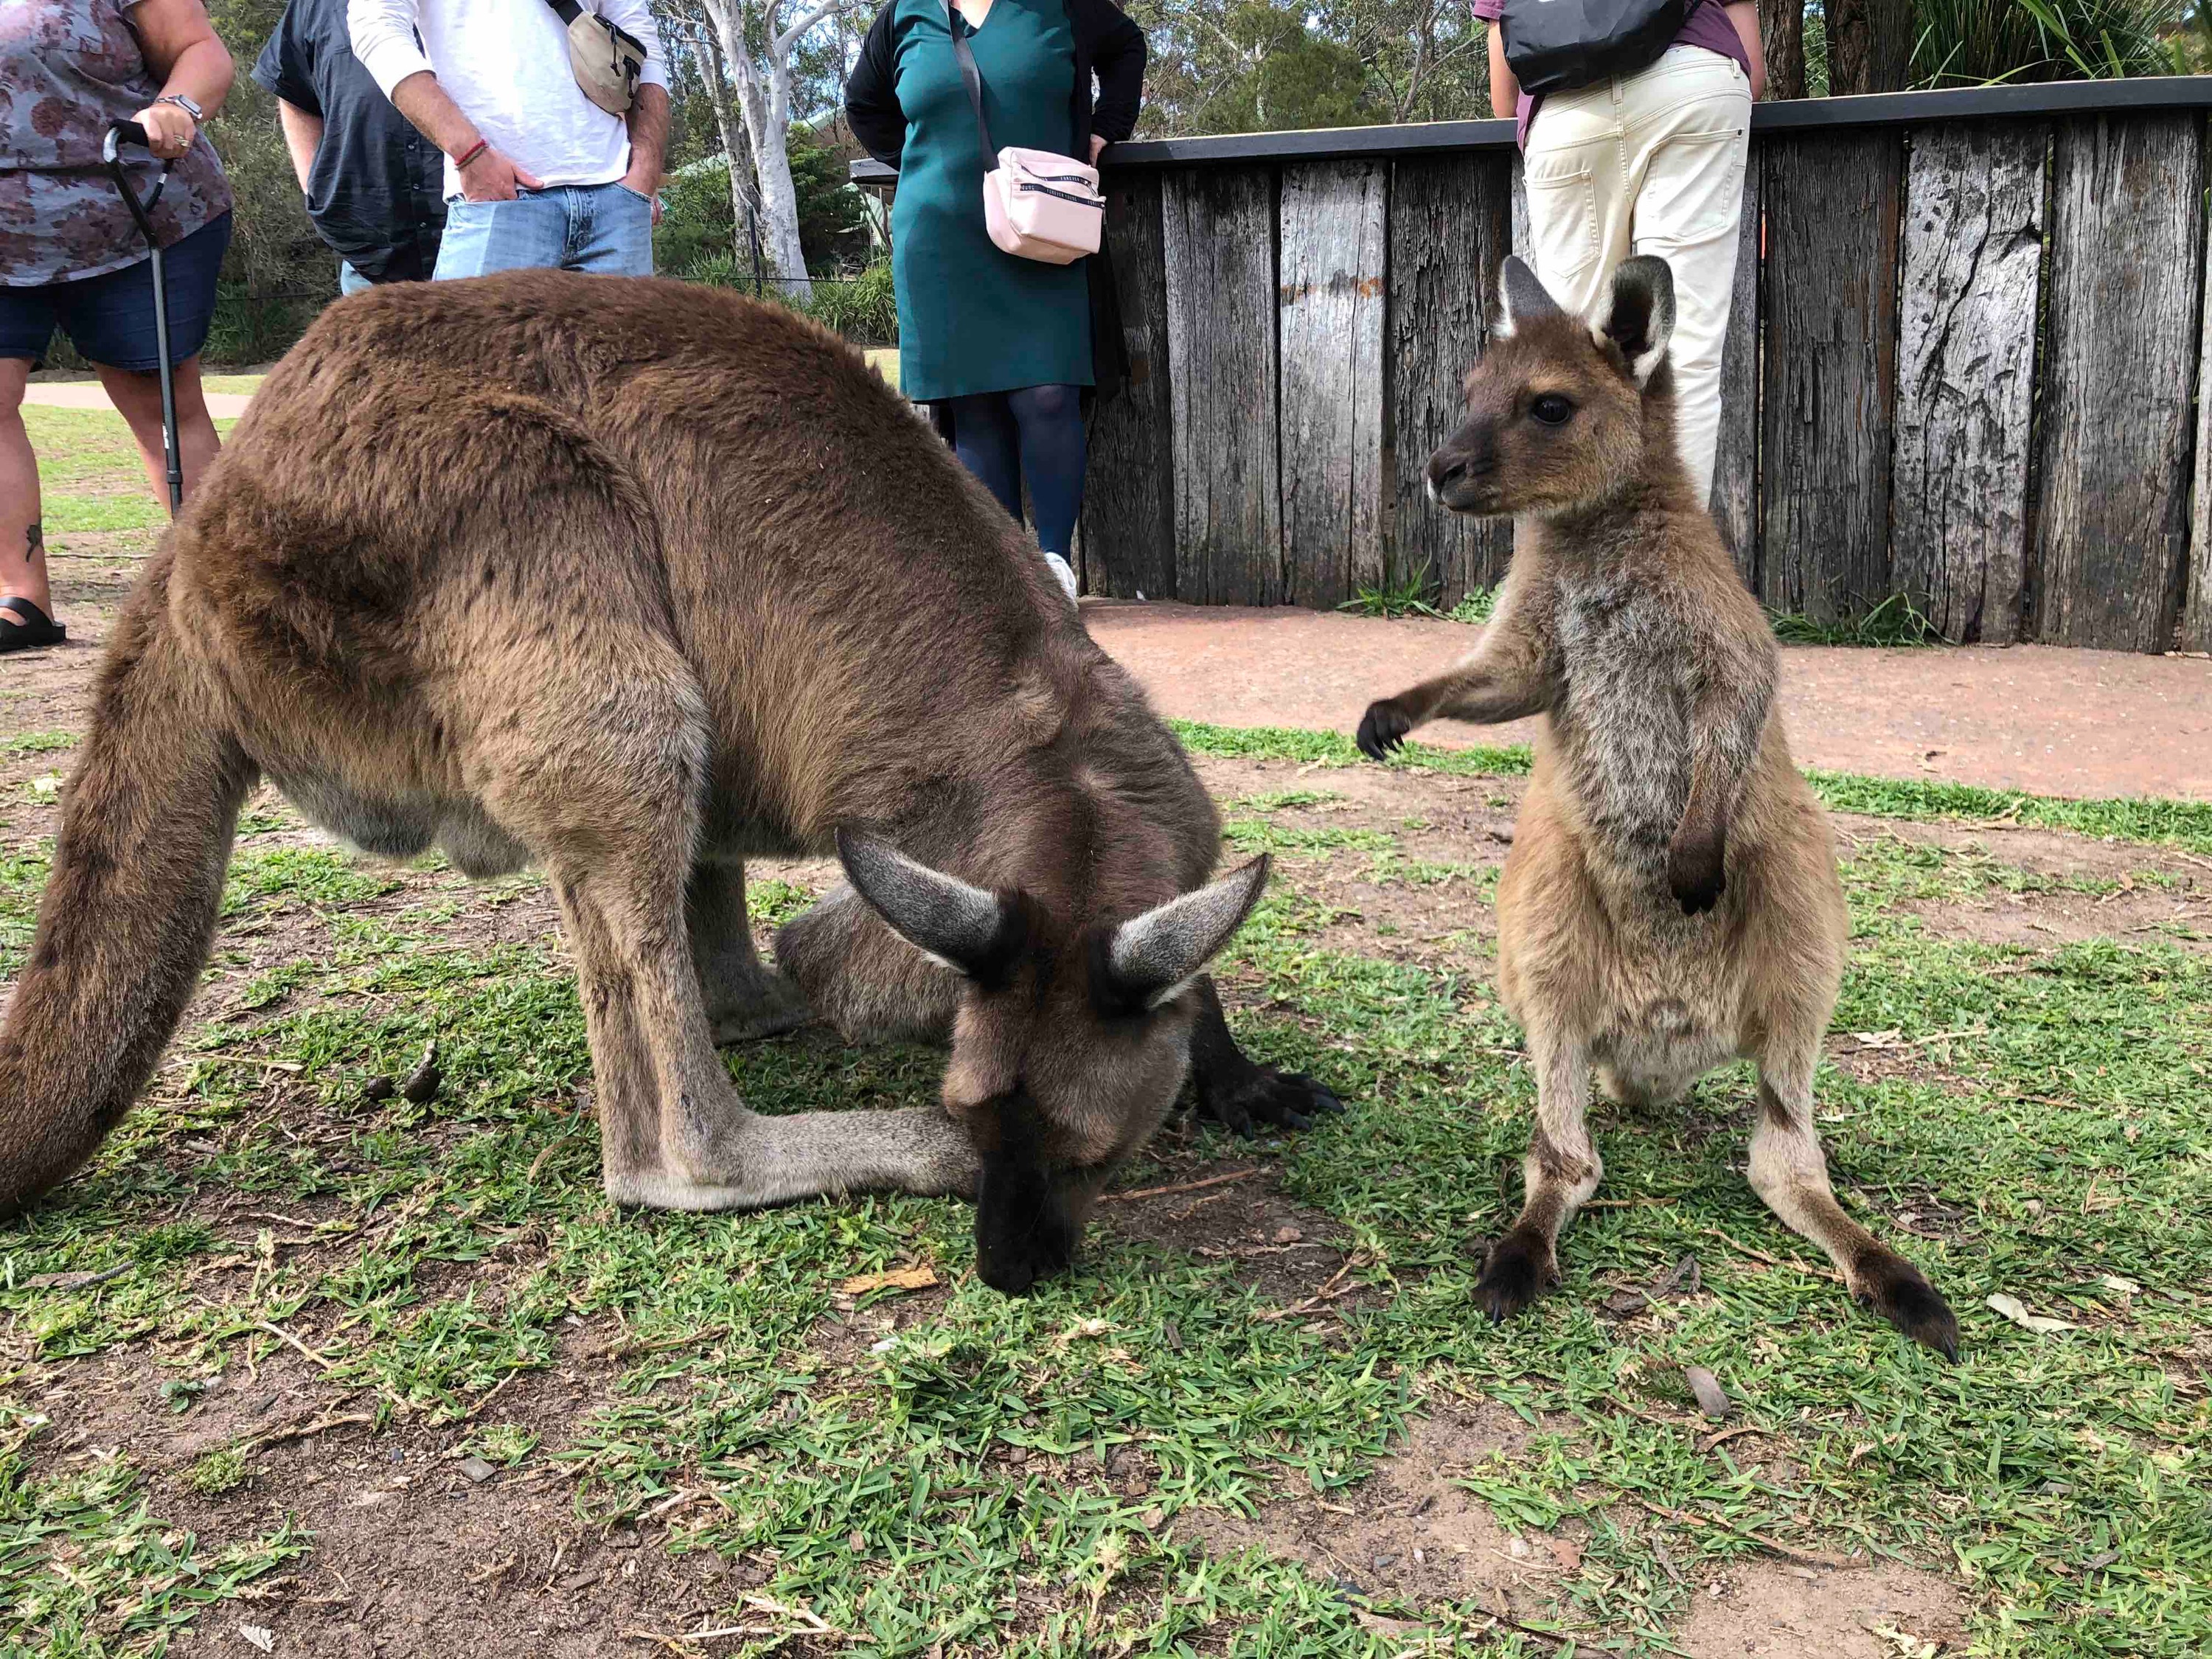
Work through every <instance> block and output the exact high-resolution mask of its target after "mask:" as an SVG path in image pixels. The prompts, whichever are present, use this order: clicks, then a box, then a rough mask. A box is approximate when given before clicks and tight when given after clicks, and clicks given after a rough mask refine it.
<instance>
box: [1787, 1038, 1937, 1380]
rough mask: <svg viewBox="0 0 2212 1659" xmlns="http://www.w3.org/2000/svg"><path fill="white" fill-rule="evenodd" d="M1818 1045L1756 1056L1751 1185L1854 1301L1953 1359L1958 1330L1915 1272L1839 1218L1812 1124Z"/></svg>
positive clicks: (1803, 1042) (1791, 1044) (1799, 1044)
mask: <svg viewBox="0 0 2212 1659" xmlns="http://www.w3.org/2000/svg"><path fill="white" fill-rule="evenodd" d="M1819 1052H1820V1050H1819V1045H1818V1042H1817V1040H1816V1039H1813V1038H1808V1037H1805V1036H1794V1037H1790V1038H1786V1039H1780V1040H1778V1041H1777V1042H1775V1043H1773V1044H1771V1045H1770V1046H1769V1048H1767V1050H1766V1051H1765V1053H1764V1054H1761V1055H1760V1056H1759V1108H1758V1111H1759V1117H1758V1122H1757V1124H1756V1126H1755V1127H1753V1130H1752V1133H1751V1184H1752V1187H1753V1189H1754V1190H1755V1191H1757V1193H1758V1194H1759V1197H1760V1198H1762V1199H1764V1200H1765V1202H1766V1207H1767V1208H1768V1209H1770V1210H1771V1211H1773V1212H1774V1213H1775V1214H1776V1215H1778V1216H1779V1217H1780V1218H1782V1222H1783V1225H1785V1226H1787V1227H1788V1228H1789V1229H1790V1231H1793V1232H1796V1233H1802V1235H1803V1236H1804V1237H1807V1238H1809V1239H1811V1240H1812V1241H1813V1243H1815V1244H1817V1245H1819V1246H1820V1248H1821V1249H1823V1250H1824V1251H1826V1253H1827V1256H1828V1260H1829V1261H1832V1262H1834V1263H1835V1264H1836V1271H1837V1272H1838V1273H1841V1274H1843V1276H1844V1285H1845V1286H1846V1287H1847V1288H1848V1289H1849V1290H1850V1293H1851V1296H1852V1297H1853V1298H1854V1299H1855V1300H1856V1301H1857V1303H1858V1304H1859V1305H1860V1306H1861V1307H1863V1308H1867V1309H1869V1310H1872V1311H1874V1312H1875V1313H1878V1314H1880V1315H1881V1316H1882V1317H1884V1318H1885V1319H1887V1320H1888V1321H1889V1322H1890V1323H1891V1324H1893V1325H1894V1326H1896V1327H1897V1328H1898V1329H1899V1330H1900V1331H1902V1332H1904V1333H1905V1335H1907V1336H1909V1337H1911V1339H1912V1340H1914V1341H1916V1342H1917V1343H1919V1344H1921V1345H1922V1346H1923V1347H1929V1348H1933V1349H1934V1350H1935V1351H1936V1352H1937V1353H1940V1354H1942V1356H1943V1357H1944V1358H1946V1359H1952V1360H1955V1359H1957V1358H1958V1357H1959V1322H1958V1319H1957V1317H1956V1316H1954V1314H1953V1313H1952V1311H1951V1309H1950V1305H1949V1304H1948V1303H1946V1302H1945V1301H1944V1300H1943V1297H1942V1294H1941V1293H1940V1292H1938V1291H1936V1287H1935V1286H1934V1285H1930V1284H1929V1282H1928V1280H1927V1279H1926V1277H1925V1276H1924V1275H1923V1274H1922V1273H1921V1271H1920V1270H1919V1269H1918V1268H1917V1267H1914V1266H1913V1265H1912V1264H1911V1262H1910V1261H1906V1260H1905V1258H1904V1257H1903V1256H1901V1255H1898V1253H1897V1252H1896V1251H1894V1250H1893V1249H1890V1248H1889V1247H1888V1246H1887V1244H1884V1243H1881V1240H1879V1239H1877V1238H1876V1237H1875V1236H1874V1235H1873V1234H1872V1233H1870V1232H1869V1231H1867V1230H1866V1229H1865V1228H1864V1227H1862V1226H1861V1225H1859V1224H1858V1223H1857V1222H1856V1221H1854V1220H1852V1219H1851V1218H1850V1217H1849V1216H1847V1215H1845V1214H1844V1208H1843V1206H1842V1205H1840V1204H1838V1202H1837V1201H1836V1195H1835V1193H1834V1191H1833V1190H1832V1188H1830V1186H1829V1184H1828V1161H1827V1158H1826V1156H1825V1155H1824V1154H1823V1153H1822V1152H1821V1150H1820V1132H1819V1130H1818V1129H1816V1128H1815V1127H1814V1121H1813V1069H1814V1062H1815V1060H1816V1058H1817V1056H1818V1054H1819Z"/></svg>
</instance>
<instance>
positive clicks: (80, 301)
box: [61, 213, 230, 507]
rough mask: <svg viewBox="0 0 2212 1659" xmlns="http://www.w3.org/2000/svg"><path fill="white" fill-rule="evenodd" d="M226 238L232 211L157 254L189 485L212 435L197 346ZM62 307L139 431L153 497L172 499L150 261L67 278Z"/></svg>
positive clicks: (65, 322)
mask: <svg viewBox="0 0 2212 1659" xmlns="http://www.w3.org/2000/svg"><path fill="white" fill-rule="evenodd" d="M229 244H230V216H229V215H228V214H227V213H226V214H224V215H223V216H222V217H220V218H218V219H216V220H215V221H214V222H212V223H210V224H207V225H204V226H203V227H202V228H200V229H198V230H196V231H194V232H193V233H192V234H191V235H189V236H187V237H185V239H184V240H181V241H179V242H177V243H175V244H174V245H173V246H170V247H169V248H168V249H167V250H166V251H165V252H163V254H162V256H161V265H162V273H163V275H162V288H163V290H164V292H165V293H166V295H167V304H168V313H169V361H170V362H173V364H175V365H176V368H175V371H174V373H175V380H176V392H177V447H178V453H179V459H181V461H182V463H183V467H184V480H185V491H186V492H187V493H190V491H191V488H192V486H193V484H194V483H197V481H198V478H199V476H200V474H201V473H202V472H204V471H206V470H207V466H208V463H209V462H210V461H212V460H213V459H215V453H216V449H217V448H218V447H219V441H218V440H217V439H216V433H215V422H213V421H212V420H210V418H209V417H208V410H207V401H206V399H205V398H204V396H203V395H202V393H201V391H200V364H199V352H200V348H201V347H202V346H203V345H204V344H205V343H207V337H208V329H209V326H210V324H211V323H212V322H213V320H214V318H215V301H216V276H217V274H218V273H219V272H220V271H221V270H222V256H223V250H224V249H225V248H227V247H228V246H229ZM64 288H65V289H67V290H68V303H67V306H66V308H65V309H64V311H63V313H62V315H61V321H62V326H63V327H64V329H65V330H67V331H68V333H69V337H70V339H71V340H72V341H74V342H75V343H76V349H78V350H79V351H81V352H82V353H83V354H84V355H85V356H88V357H89V358H91V359H92V362H93V365H94V368H97V369H98V370H99V371H100V385H101V386H104V387H105V388H106V392H107V395H108V398H109V399H110V400H111V401H112V403H113V404H115V407H116V409H117V410H118V412H119V413H120V414H121V415H122V416H123V418H124V420H125V422H128V423H129V425H130V428H131V436H132V437H133V438H135V439H136V440H137V443H138V453H139V455H140V457H141V458H142V459H143V461H144V462H145V465H146V477H147V481H148V482H149V483H151V484H152V486H153V489H154V497H155V500H156V501H160V502H161V504H162V506H164V507H167V505H168V501H169V485H168V460H167V454H166V451H165V446H164V442H163V439H162V435H161V372H160V371H161V350H160V345H159V339H160V337H159V335H158V333H157V332H156V331H155V299H154V276H153V261H152V260H151V259H146V260H142V261H141V262H140V263H138V264H135V265H131V266H127V267H126V268H125V269H124V270H116V271H110V272H108V273H107V274H106V275H105V276H94V277H91V278H88V280H86V281H85V282H82V283H67V284H64Z"/></svg>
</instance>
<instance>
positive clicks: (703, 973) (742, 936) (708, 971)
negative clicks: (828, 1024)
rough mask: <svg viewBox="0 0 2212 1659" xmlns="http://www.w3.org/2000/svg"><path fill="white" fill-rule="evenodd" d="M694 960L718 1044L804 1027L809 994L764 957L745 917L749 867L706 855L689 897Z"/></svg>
mask: <svg viewBox="0 0 2212 1659" xmlns="http://www.w3.org/2000/svg"><path fill="white" fill-rule="evenodd" d="M684 926H685V927H686V929H687V930H688V931H689V933H690V937H691V962H692V965H693V967H694V968H695V969H696V970H697V972H698V975H699V989H700V993H701V994H702V996H703V997H704V998H705V1000H706V1005H707V1022H708V1024H709V1025H711V1026H712V1027H713V1028H714V1041H715V1042H751V1041H753V1040H755V1039H757V1038H759V1037H768V1036H775V1035H776V1034H777V1033H778V1032H780V1031H788V1030H792V1029H793V1028H794V1027H796V1026H800V1025H804V1024H805V1023H806V1022H807V1021H808V1020H809V1019H810V1018H812V1014H811V1011H810V1010H809V1008H808V1006H807V1003H806V997H805V993H804V992H802V991H800V989H799V987H798V986H797V985H796V984H794V983H793V981H791V980H789V979H787V978H786V977H785V976H784V975H781V974H780V973H778V972H777V971H776V970H775V969H773V968H770V967H769V966H768V965H767V964H766V963H763V962H762V961H761V959H760V953H759V951H757V950H756V949H755V948H754V945H753V930H752V924H751V921H750V919H749V918H748V917H747V915H746V914H745V866H744V864H742V863H741V862H739V861H738V860H736V859H734V858H717V857H715V856H714V854H711V853H709V854H702V855H701V857H700V859H699V861H698V862H697V863H696V864H695V865H693V866H691V881H690V886H689V887H688V888H687V889H686V890H685V892H684Z"/></svg>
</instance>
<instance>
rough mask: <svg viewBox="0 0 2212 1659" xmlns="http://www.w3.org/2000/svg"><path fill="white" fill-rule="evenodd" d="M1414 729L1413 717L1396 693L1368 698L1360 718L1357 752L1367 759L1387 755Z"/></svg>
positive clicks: (1385, 756) (1377, 758)
mask: <svg viewBox="0 0 2212 1659" xmlns="http://www.w3.org/2000/svg"><path fill="white" fill-rule="evenodd" d="M1412 730H1413V716H1412V715H1411V714H1407V712H1406V708H1405V705H1404V704H1403V703H1401V702H1398V701H1397V700H1396V699H1395V697H1384V698H1383V699H1382V700H1380V701H1379V702H1370V703H1369V704H1368V705H1367V713H1366V714H1364V716H1363V717H1362V718H1361V720H1360V722H1359V737H1358V743H1359V752H1360V753H1361V754H1363V755H1364V756H1366V757H1367V758H1368V759H1370V760H1378V761H1379V760H1383V759H1387V758H1388V757H1389V753H1390V751H1391V750H1393V749H1395V748H1397V747H1399V746H1400V745H1401V744H1403V743H1404V742H1405V741H1406V734H1407V732H1410V731H1412Z"/></svg>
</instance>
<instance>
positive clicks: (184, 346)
mask: <svg viewBox="0 0 2212 1659" xmlns="http://www.w3.org/2000/svg"><path fill="white" fill-rule="evenodd" d="M228 246H230V215H228V213H225V214H222V215H220V216H217V217H216V218H213V219H210V220H209V221H208V222H207V223H206V224H204V225H203V226H201V227H200V228H198V229H197V230H196V231H194V232H193V233H192V234H191V235H189V236H187V237H185V239H184V240H181V241H179V242H177V243H175V244H174V245H173V246H169V247H166V248H164V249H162V250H161V285H162V287H164V288H165V289H167V290H168V295H169V362H170V364H171V366H172V367H174V366H175V365H176V364H178V363H181V362H184V361H185V358H187V357H191V356H197V354H198V352H199V349H200V348H201V347H202V346H204V345H205V344H206V343H207V335H208V324H209V322H210V319H213V317H214V316H215V279H216V272H217V271H219V270H222V255H223V250H224V249H225V248H227V247H228ZM57 328H58V329H60V330H61V331H62V332H63V333H64V334H66V335H68V336H69V337H70V344H71V345H74V346H75V347H76V349H78V351H80V352H82V354H83V355H84V356H87V357H88V358H90V359H91V360H92V361H93V362H95V363H101V364H105V365H106V367H107V368H125V369H131V370H132V371H134V372H136V373H137V374H152V373H153V372H154V371H155V369H156V368H160V367H161V349H160V348H159V347H158V346H157V345H156V344H155V338H154V261H153V259H152V258H151V257H150V256H149V258H143V259H141V260H140V261H139V262H138V263H137V264H135V265H125V266H124V267H123V269H122V270H109V271H103V272H101V273H100V275H99V276H80V277H77V278H76V280H75V281H70V280H68V279H66V278H65V279H64V280H63V281H61V282H58V283H42V284H40V286H39V287H37V288H0V357H29V358H32V359H33V360H35V359H37V358H40V357H43V356H46V346H47V343H49V342H50V341H52V338H53V337H54V330H55V329H57Z"/></svg>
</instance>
